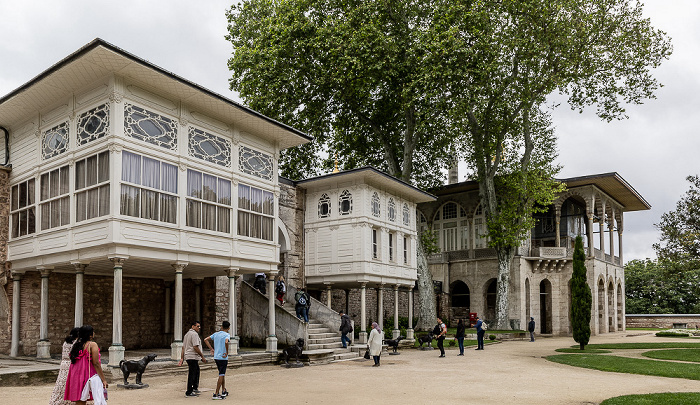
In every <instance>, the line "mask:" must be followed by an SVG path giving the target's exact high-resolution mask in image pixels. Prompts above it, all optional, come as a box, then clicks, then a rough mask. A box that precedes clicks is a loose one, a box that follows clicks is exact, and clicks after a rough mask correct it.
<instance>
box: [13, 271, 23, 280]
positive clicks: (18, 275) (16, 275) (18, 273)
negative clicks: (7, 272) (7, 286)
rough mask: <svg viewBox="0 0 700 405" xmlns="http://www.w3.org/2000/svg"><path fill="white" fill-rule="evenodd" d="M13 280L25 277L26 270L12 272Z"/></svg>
mask: <svg viewBox="0 0 700 405" xmlns="http://www.w3.org/2000/svg"><path fill="white" fill-rule="evenodd" d="M11 274H12V279H13V280H20V279H21V278H22V276H23V275H24V270H21V271H17V270H12V273H11Z"/></svg>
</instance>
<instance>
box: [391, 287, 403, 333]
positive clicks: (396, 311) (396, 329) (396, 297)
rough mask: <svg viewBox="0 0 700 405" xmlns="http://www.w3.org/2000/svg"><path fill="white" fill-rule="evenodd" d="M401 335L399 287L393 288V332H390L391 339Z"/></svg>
mask: <svg viewBox="0 0 700 405" xmlns="http://www.w3.org/2000/svg"><path fill="white" fill-rule="evenodd" d="M399 335H401V330H400V329H399V285H398V284H396V285H395V286H394V330H393V331H392V332H391V338H392V339H396V338H397V337H399Z"/></svg>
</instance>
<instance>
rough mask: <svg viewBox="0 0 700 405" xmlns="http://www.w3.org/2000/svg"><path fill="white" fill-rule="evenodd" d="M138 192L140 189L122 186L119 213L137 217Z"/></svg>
mask: <svg viewBox="0 0 700 405" xmlns="http://www.w3.org/2000/svg"><path fill="white" fill-rule="evenodd" d="M140 191H141V189H139V188H136V187H131V186H126V185H122V192H121V196H120V204H119V205H120V208H119V212H120V213H121V214H122V215H129V216H132V217H138V216H139V206H140V202H141V201H140V198H139V197H140Z"/></svg>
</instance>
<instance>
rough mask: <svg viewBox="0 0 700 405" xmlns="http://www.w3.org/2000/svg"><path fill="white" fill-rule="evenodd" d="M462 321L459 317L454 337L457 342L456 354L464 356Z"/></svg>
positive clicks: (463, 328)
mask: <svg viewBox="0 0 700 405" xmlns="http://www.w3.org/2000/svg"><path fill="white" fill-rule="evenodd" d="M464 332H465V327H464V322H463V321H462V320H461V319H460V320H459V321H458V322H457V333H456V334H455V338H457V343H458V344H459V354H458V355H457V356H464Z"/></svg>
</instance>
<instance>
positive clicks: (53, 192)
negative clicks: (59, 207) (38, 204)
mask: <svg viewBox="0 0 700 405" xmlns="http://www.w3.org/2000/svg"><path fill="white" fill-rule="evenodd" d="M49 182H50V183H51V186H50V187H49V197H51V198H54V197H57V196H58V170H53V171H51V172H50V173H49Z"/></svg>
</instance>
